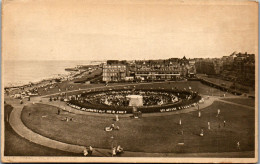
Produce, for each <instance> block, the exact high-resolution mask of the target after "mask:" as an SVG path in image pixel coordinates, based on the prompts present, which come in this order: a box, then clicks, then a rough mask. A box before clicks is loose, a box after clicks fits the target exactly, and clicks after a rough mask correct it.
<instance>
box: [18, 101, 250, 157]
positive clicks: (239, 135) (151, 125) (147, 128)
mask: <svg viewBox="0 0 260 164" xmlns="http://www.w3.org/2000/svg"><path fill="white" fill-rule="evenodd" d="M218 108H220V109H221V116H220V117H216V113H217V109H218ZM29 112H30V113H31V114H30V116H29V114H28V113H29ZM56 113H57V108H56V107H53V106H49V105H43V104H34V105H30V106H27V107H25V108H24V110H23V112H22V116H21V117H22V120H23V122H24V124H25V125H26V126H27V127H29V128H30V129H32V130H33V131H35V132H37V133H39V134H42V135H43V136H47V137H49V138H52V139H54V140H58V141H62V142H66V143H71V144H77V145H92V146H93V147H98V148H111V144H112V140H111V136H112V135H113V136H114V141H113V144H114V145H117V144H120V145H121V146H123V147H124V149H125V150H128V151H137V152H161V153H170V152H172V153H205V152H235V151H253V150H254V135H255V133H254V124H255V122H254V120H255V117H254V110H250V109H245V108H243V107H239V106H236V105H231V104H225V103H223V102H214V103H213V104H212V105H211V106H209V107H207V108H205V109H203V110H202V117H201V118H198V117H197V114H198V113H197V112H191V113H187V114H181V115H170V116H160V117H146V118H142V119H132V118H120V121H119V122H116V123H115V124H116V125H118V126H119V127H120V130H119V131H112V132H105V131H104V128H105V127H106V126H109V125H110V124H111V123H113V122H114V121H113V120H112V119H111V118H106V117H98V116H87V115H75V114H71V113H64V112H63V113H61V115H57V114H56ZM42 116H44V117H42ZM65 117H69V118H73V121H69V122H65V121H62V119H64V118H65ZM180 118H181V120H182V125H181V126H180V125H179V124H178V122H179V120H180ZM224 120H226V126H225V127H224V125H223V121H224ZM208 122H210V124H211V130H208V129H207V123H208ZM219 126H220V127H219ZM201 128H203V129H204V137H200V136H199V133H200V130H201ZM181 130H183V132H184V135H181ZM237 141H239V142H240V145H241V149H240V150H238V149H237V147H236V143H237ZM181 142H184V145H183V146H180V145H178V143H181Z"/></svg>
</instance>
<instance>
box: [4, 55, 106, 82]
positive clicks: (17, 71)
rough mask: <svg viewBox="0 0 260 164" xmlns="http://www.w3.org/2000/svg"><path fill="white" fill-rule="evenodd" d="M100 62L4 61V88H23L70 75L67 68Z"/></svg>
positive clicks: (98, 62)
mask: <svg viewBox="0 0 260 164" xmlns="http://www.w3.org/2000/svg"><path fill="white" fill-rule="evenodd" d="M100 63H101V62H100V61H83V60H80V61H75V60H48V61H39V60H37V61H24V60H7V61H4V67H2V68H3V75H2V78H4V87H11V86H21V85H24V84H29V83H30V82H39V81H41V80H43V79H49V78H55V77H59V76H60V75H68V74H69V72H68V71H65V68H74V67H76V66H77V65H94V64H100Z"/></svg>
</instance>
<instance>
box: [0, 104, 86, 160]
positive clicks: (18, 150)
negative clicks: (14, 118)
mask: <svg viewBox="0 0 260 164" xmlns="http://www.w3.org/2000/svg"><path fill="white" fill-rule="evenodd" d="M4 109H5V118H6V117H7V115H8V114H9V113H10V112H11V110H12V107H11V106H10V105H5V107H4ZM4 144H5V149H4V155H5V156H82V154H75V153H69V152H63V151H60V150H55V149H51V148H48V147H44V146H41V145H38V144H34V143H32V142H29V141H28V140H26V139H24V138H22V137H20V136H19V135H17V134H16V133H15V132H14V130H13V129H12V127H11V126H10V124H9V123H8V122H7V121H6V120H5V142H4Z"/></svg>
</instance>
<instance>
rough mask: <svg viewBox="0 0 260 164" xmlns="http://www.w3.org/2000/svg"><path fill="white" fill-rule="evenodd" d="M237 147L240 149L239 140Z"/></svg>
mask: <svg viewBox="0 0 260 164" xmlns="http://www.w3.org/2000/svg"><path fill="white" fill-rule="evenodd" d="M237 149H238V150H240V143H239V141H238V142H237Z"/></svg>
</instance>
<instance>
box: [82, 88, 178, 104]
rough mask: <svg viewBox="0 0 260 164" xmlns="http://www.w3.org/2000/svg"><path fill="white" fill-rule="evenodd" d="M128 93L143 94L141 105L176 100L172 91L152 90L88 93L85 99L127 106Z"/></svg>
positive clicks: (92, 101) (91, 101)
mask: <svg viewBox="0 0 260 164" xmlns="http://www.w3.org/2000/svg"><path fill="white" fill-rule="evenodd" d="M128 95H141V96H143V105H144V106H150V105H162V104H168V103H175V102H177V101H178V97H177V96H176V95H174V94H172V93H167V92H154V91H135V90H134V91H133V90H122V91H108V92H105V93H99V94H95V95H93V94H89V95H87V96H86V97H85V101H87V102H90V103H98V104H105V105H109V106H124V107H126V106H128V105H129V99H128V98H127V96H128Z"/></svg>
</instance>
